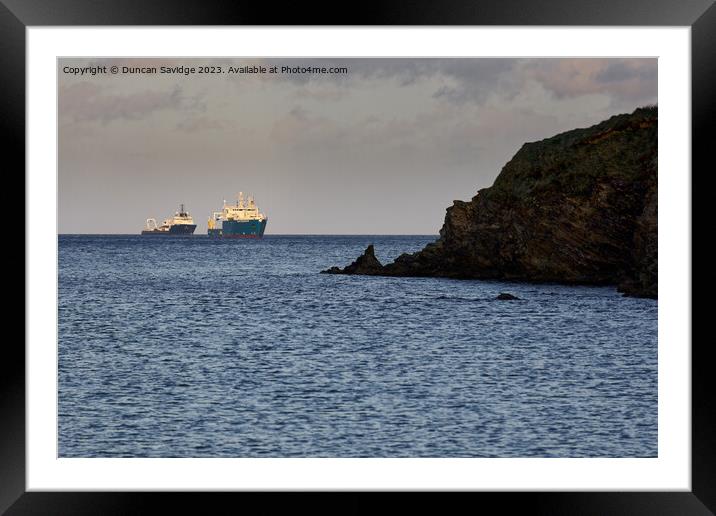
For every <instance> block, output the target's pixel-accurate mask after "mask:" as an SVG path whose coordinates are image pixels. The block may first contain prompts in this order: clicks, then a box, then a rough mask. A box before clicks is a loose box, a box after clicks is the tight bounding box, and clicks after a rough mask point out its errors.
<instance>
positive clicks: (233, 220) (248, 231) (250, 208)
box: [208, 192, 268, 238]
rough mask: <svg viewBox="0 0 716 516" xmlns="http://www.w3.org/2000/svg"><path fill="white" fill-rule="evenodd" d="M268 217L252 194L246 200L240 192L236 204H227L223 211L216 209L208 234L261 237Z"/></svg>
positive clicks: (232, 236) (223, 236) (226, 236)
mask: <svg viewBox="0 0 716 516" xmlns="http://www.w3.org/2000/svg"><path fill="white" fill-rule="evenodd" d="M267 222H268V218H266V216H265V215H264V214H263V213H260V212H259V209H258V207H257V206H256V202H255V201H254V198H253V197H252V196H249V197H248V199H247V200H246V201H245V200H244V193H243V192H239V196H238V198H237V200H236V203H235V204H226V201H224V207H223V208H222V210H221V211H215V212H214V213H213V215H212V216H211V218H210V219H209V222H208V227H209V229H208V234H209V236H211V237H220V238H261V237H263V236H264V231H265V230H266V223H267Z"/></svg>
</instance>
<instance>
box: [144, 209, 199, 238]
mask: <svg viewBox="0 0 716 516" xmlns="http://www.w3.org/2000/svg"><path fill="white" fill-rule="evenodd" d="M195 229H196V224H194V219H193V218H192V217H191V215H189V214H188V213H187V212H186V211H185V210H184V205H183V204H182V205H181V206H180V207H179V211H177V212H176V213H174V216H173V217H172V218H169V219H164V222H163V223H162V225H161V226H158V225H157V221H156V220H155V219H147V225H146V226H145V228H144V229H143V230H142V235H173V236H174V235H191V234H193V233H194V230H195Z"/></svg>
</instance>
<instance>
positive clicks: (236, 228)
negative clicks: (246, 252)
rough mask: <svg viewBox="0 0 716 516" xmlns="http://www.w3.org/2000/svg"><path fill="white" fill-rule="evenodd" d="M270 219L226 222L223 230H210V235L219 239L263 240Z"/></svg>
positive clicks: (223, 224)
mask: <svg viewBox="0 0 716 516" xmlns="http://www.w3.org/2000/svg"><path fill="white" fill-rule="evenodd" d="M267 222H268V219H263V220H245V221H238V220H225V221H223V222H222V224H221V229H210V230H209V232H208V234H209V236H212V237H218V238H262V237H263V236H264V231H265V230H266V223H267Z"/></svg>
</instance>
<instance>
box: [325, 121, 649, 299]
mask: <svg viewBox="0 0 716 516" xmlns="http://www.w3.org/2000/svg"><path fill="white" fill-rule="evenodd" d="M657 126H658V112H657V108H656V107H644V108H639V109H637V110H636V111H634V112H633V113H631V114H623V115H617V116H613V117H611V118H610V119H608V120H606V121H604V122H601V123H599V124H597V125H595V126H592V127H589V128H586V129H575V130H572V131H567V132H565V133H562V134H558V135H556V136H553V137H551V138H547V139H545V140H542V141H539V142H533V143H526V144H524V145H523V146H522V148H521V149H520V150H519V151H518V152H517V154H515V156H514V157H513V158H512V159H511V160H510V161H509V162H508V163H507V164H506V165H505V166H504V167H503V169H502V171H501V172H500V174H499V175H498V176H497V179H495V182H494V184H493V185H492V186H491V187H489V188H484V189H482V190H480V191H478V193H477V195H475V196H474V197H473V198H472V199H471V200H470V201H454V203H453V205H452V206H450V207H449V208H447V213H446V215H445V222H444V224H443V227H442V229H441V230H440V237H439V238H438V239H437V240H436V241H435V242H433V243H430V244H428V245H427V246H425V248H424V249H422V250H421V251H418V252H417V253H412V254H402V255H401V256H399V257H398V258H397V259H396V260H395V261H394V262H392V263H389V264H386V265H383V264H381V263H380V261H378V259H377V258H376V257H375V252H374V249H373V246H372V245H371V246H369V247H368V249H366V251H365V253H364V254H363V255H362V256H360V257H359V258H358V259H357V260H356V261H355V262H353V263H352V264H350V265H348V266H347V267H345V268H342V269H341V268H338V267H332V268H330V269H328V270H325V271H322V272H324V273H333V274H365V275H375V276H435V277H448V278H465V279H504V280H515V281H528V282H555V283H569V284H584V285H616V286H617V288H618V290H619V291H620V292H623V293H624V294H625V295H629V296H638V297H649V298H656V297H657V290H658V289H657V279H658V278H657Z"/></svg>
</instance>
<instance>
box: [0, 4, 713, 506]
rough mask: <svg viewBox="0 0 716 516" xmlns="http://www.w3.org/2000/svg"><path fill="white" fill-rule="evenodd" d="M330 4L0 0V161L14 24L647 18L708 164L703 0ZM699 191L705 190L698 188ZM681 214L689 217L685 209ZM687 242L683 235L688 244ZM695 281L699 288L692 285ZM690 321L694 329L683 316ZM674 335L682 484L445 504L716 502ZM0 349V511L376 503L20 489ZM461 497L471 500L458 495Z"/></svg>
mask: <svg viewBox="0 0 716 516" xmlns="http://www.w3.org/2000/svg"><path fill="white" fill-rule="evenodd" d="M334 9H335V7H334V8H331V7H324V6H322V5H320V4H305V3H294V4H291V5H286V6H276V5H272V4H270V3H247V2H228V1H220V0H217V1H206V0H204V1H201V0H191V1H183V0H182V1H180V0H144V1H139V0H124V1H122V0H114V1H113V0H0V70H1V71H2V78H1V79H0V103H1V104H0V105H1V106H2V110H1V111H0V112H1V113H2V116H0V127H2V129H3V135H4V139H3V142H4V145H3V148H4V154H5V159H6V163H7V162H8V158H14V159H11V160H10V162H12V163H16V166H17V167H18V168H20V167H21V168H22V170H24V169H25V145H24V144H25V29H26V28H27V27H29V26H48V25H57V26H62V25H64V26H87V25H97V26H106V25H202V26H207V25H448V26H458V25H551V26H567V25H570V26H595V25H605V26H643V25H647V26H690V27H691V37H692V40H691V43H692V62H691V73H692V173H691V174H692V175H691V178H692V181H693V178H694V177H696V174H695V173H694V172H693V171H695V170H699V173H700V174H707V173H708V172H709V171H710V170H711V169H713V165H712V160H710V159H709V150H710V147H711V146H712V145H713V144H712V143H711V141H710V140H711V138H710V135H711V134H713V131H712V129H713V127H714V124H715V120H716V109H715V106H716V100H715V99H716V81H714V78H716V6H715V5H714V2H713V0H552V1H528V0H500V1H497V0H491V1H469V0H448V1H442V2H430V1H429V0H428V1H417V2H415V1H413V2H400V1H399V0H393V1H390V2H380V3H360V4H359V3H356V4H351V5H345V6H343V7H342V9H340V10H338V9H335V10H334ZM344 13H346V14H344ZM88 49H91V44H90V45H89V46H88ZM710 129H711V130H710ZM707 160H708V161H707ZM671 173H678V171H671ZM7 175H9V174H6V176H7ZM692 184H693V183H692ZM692 190H693V192H694V194H695V195H696V194H698V192H699V190H698V189H693V187H692ZM700 194H701V195H704V192H703V190H701V193H700ZM15 195H18V196H19V194H17V193H16V194H15ZM692 206H693V205H692ZM692 210H693V208H692ZM692 213H693V211H692ZM692 218H693V219H694V221H696V217H695V216H692ZM27 231H29V228H27V227H26V228H25V232H26V233H25V234H27ZM693 234H694V232H693V231H692V235H693ZM693 250H694V246H693V245H692V253H693ZM23 256H24V255H23ZM692 256H693V254H692ZM25 258H27V257H26V256H25ZM18 260H19V257H18ZM16 270H17V269H16ZM25 270H26V269H25ZM692 270H693V269H692ZM26 274H27V270H26ZM703 288H704V287H699V290H701V289H703ZM692 292H693V290H692ZM692 328H693V329H696V328H695V327H693V316H692ZM694 335H695V334H694ZM683 345H684V346H689V345H691V346H692V347H691V350H692V351H691V356H692V443H691V444H692V455H691V464H692V477H691V478H692V490H691V491H690V492H656V491H653V492H639V493H634V492H629V493H625V492H569V493H567V492H565V493H554V492H528V493H513V492H504V493H470V494H463V495H460V496H458V497H454V498H451V499H450V502H449V503H456V502H457V503H461V504H462V503H467V504H468V507H473V508H477V507H486V505H484V504H485V503H486V502H487V503H489V505H490V506H494V504H499V506H500V511H501V512H502V511H508V512H510V511H512V510H521V511H525V512H527V513H534V514H631V515H633V514H649V515H658V514H680V515H690V514H694V515H696V514H712V513H714V512H716V474H715V473H716V447H715V446H714V443H716V439H715V438H714V436H716V426H715V425H714V414H715V413H716V403H715V402H714V397H713V395H712V394H711V393H712V388H713V381H711V378H712V374H711V365H710V362H709V360H708V359H707V358H706V357H707V352H708V348H709V345H708V342H704V341H700V340H698V339H696V338H693V339H692V342H684V343H683ZM3 352H4V353H3V357H4V358H5V360H6V361H5V363H4V364H3V367H2V370H3V373H2V375H1V377H0V382H1V385H2V389H1V390H0V410H2V416H1V419H0V421H1V424H0V435H1V436H2V439H1V442H0V512H4V511H7V512H6V514H8V515H20V514H73V515H76V514H134V513H144V512H155V511H156V509H151V508H150V507H151V505H154V504H160V506H161V509H162V512H165V511H167V512H168V511H171V510H173V509H176V510H178V511H180V512H187V511H191V512H201V513H218V512H221V513H223V512H224V511H226V512H232V513H233V512H237V511H238V510H239V508H240V507H248V505H247V504H249V503H252V502H256V501H258V500H256V497H257V496H261V500H260V503H261V504H262V507H263V511H262V512H264V511H265V512H268V511H272V509H275V508H276V505H275V504H276V503H280V504H282V506H283V507H286V504H288V506H290V507H291V508H292V510H295V509H297V508H300V507H301V506H302V505H305V507H304V508H310V509H311V510H312V511H316V510H320V509H321V508H323V509H326V510H330V511H331V512H341V513H346V512H361V511H363V510H365V511H367V510H372V509H374V508H377V507H379V506H380V505H382V500H381V499H380V497H377V495H376V494H373V493H349V494H347V495H346V494H343V495H342V496H341V497H340V498H338V499H336V498H335V497H333V496H330V497H327V498H326V497H322V498H320V499H316V494H315V493H291V494H287V495H284V496H282V497H276V495H275V493H274V494H270V493H269V494H262V495H256V494H249V493H221V494H218V493H146V492H143V493H136V492H135V493H126V492H124V493H120V492H111V493H96V492H95V493H70V492H43V493H40V492H26V489H25V474H26V465H25V430H26V429H25V351H24V346H22V345H21V344H20V342H19V339H17V341H14V340H11V339H10V340H6V342H5V345H4V349H3ZM466 496H469V497H470V499H469V500H466V499H465V497H466ZM238 498H241V499H240V500H239V499H238ZM406 501H407V500H406ZM411 501H413V502H417V503H418V504H420V505H421V506H424V504H425V500H424V496H423V495H422V494H416V495H415V496H413V497H411ZM227 502H228V505H226V504H227ZM239 503H240V504H241V505H238V504H239ZM402 503H405V502H404V501H401V504H402ZM438 503H439V504H440V507H441V508H442V509H443V510H444V509H445V508H447V506H446V505H445V504H446V503H448V502H447V500H445V498H444V497H441V498H440V500H439V501H438ZM235 504H236V505H235ZM232 506H233V509H232V508H231V507H232ZM220 507H227V508H228V509H219V508H220Z"/></svg>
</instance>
